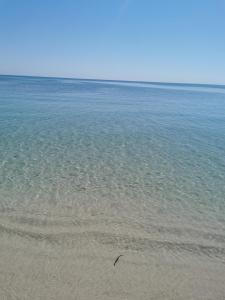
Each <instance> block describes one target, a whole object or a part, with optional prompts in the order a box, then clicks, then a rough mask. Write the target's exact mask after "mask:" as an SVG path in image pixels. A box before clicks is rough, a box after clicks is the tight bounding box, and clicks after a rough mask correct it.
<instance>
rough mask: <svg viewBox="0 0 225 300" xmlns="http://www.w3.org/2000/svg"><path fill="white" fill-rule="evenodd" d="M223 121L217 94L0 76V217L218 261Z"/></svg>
mask: <svg viewBox="0 0 225 300" xmlns="http://www.w3.org/2000/svg"><path fill="white" fill-rule="evenodd" d="M224 112H225V86H212V85H210V86H207V85H187V84H185V85H182V84H179V85H176V84H174V85H173V84H155V83H152V84H151V83H149V84H148V83H137V82H134V83H127V82H124V83H123V82H115V81H114V82H112V81H110V82H107V81H99V80H98V81H94V80H78V79H60V78H39V77H17V76H0V211H1V216H2V218H7V219H10V220H11V221H13V222H14V223H16V224H20V223H23V224H26V225H27V226H28V227H29V226H30V225H35V226H36V225H38V226H41V225H43V224H45V225H46V226H47V227H48V226H50V225H51V224H52V222H53V223H54V222H55V223H57V222H59V223H60V221H59V218H64V219H63V220H64V221H63V222H64V223H63V224H65V223H66V224H67V223H68V224H70V221H71V220H73V222H76V220H81V222H82V220H84V219H85V220H89V221H90V220H92V222H96V223H101V222H102V223H104V222H105V223H107V224H108V223H110V222H113V223H114V224H126V226H130V228H132V226H134V227H135V226H136V227H138V228H142V229H143V230H144V231H145V232H147V233H149V232H151V233H157V236H160V237H161V239H162V241H163V242H164V240H165V239H166V240H167V241H166V242H165V245H164V246H165V249H172V250H173V248H174V249H177V246H176V244H168V242H169V243H170V242H173V241H174V240H176V242H184V241H186V240H188V241H189V242H190V241H191V242H196V241H198V244H199V245H200V246H201V245H205V244H204V243H207V245H206V246H210V247H211V246H212V247H215V253H217V250H218V248H216V247H218V246H220V247H223V246H224V247H225V245H224V243H225V235H224V229H225V196H224V195H225V185H224V179H225V114H224ZM43 218H44V219H43ZM60 220H61V219H60ZM11 221H10V222H11ZM14 223H13V224H14ZM55 223H54V224H55ZM132 230H133V229H132ZM103 240H104V239H102V240H101V241H103ZM106 240H107V237H106ZM110 240H111V242H112V243H113V241H114V240H115V239H113V237H111V238H110ZM116 243H118V240H117V241H116ZM160 243H161V240H160ZM128 244H129V241H128ZM135 244H136V245H137V246H133V247H136V248H138V247H139V246H138V245H142V246H143V248H145V249H147V248H148V247H150V248H151V247H152V244H151V243H150V244H151V245H150V244H149V242H148V241H143V240H142V241H138V239H137V241H136V243H135ZM132 245H133V244H132ZM154 245H155V244H154ZM168 245H169V246H168ZM142 246H140V247H142ZM158 246H159V247H163V244H158ZM158 246H156V247H158ZM200 246H199V247H197V248H196V246H193V247H194V248H193V247H192V246H191V247H192V248H191V249H192V252H195V251H196V252H197V251H198V252H199V253H201V251H202V252H204V251H203V250H204V249H202V248H201V247H200ZM126 247H128V248H129V245H128V246H127V245H126ZM140 247H139V248H140ZM154 247H155V246H154ZM185 247H186V246H183V248H185ZM188 247H189V246H187V247H186V248H188ZM181 248H182V246H181ZM193 249H195V250H193ZM208 250H209V252H210V251H211V250H212V249H211V250H210V249H208ZM208 250H205V251H206V252H207V251H208ZM212 251H213V250H212ZM218 251H220V256H221V257H223V256H224V253H225V250H224V248H222V249H220V250H218Z"/></svg>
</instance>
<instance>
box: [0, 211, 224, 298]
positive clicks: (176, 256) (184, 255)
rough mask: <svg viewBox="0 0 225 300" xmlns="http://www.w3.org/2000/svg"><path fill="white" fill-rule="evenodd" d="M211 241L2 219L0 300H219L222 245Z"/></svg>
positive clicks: (122, 227) (114, 225)
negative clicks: (118, 257) (115, 262)
mask: <svg viewBox="0 0 225 300" xmlns="http://www.w3.org/2000/svg"><path fill="white" fill-rule="evenodd" d="M212 237H213V235H210V236H209V234H208V235H207V234H206V233H204V234H201V240H200V235H199V232H198V230H197V229H195V228H191V227H188V228H186V229H184V230H183V231H182V232H181V231H179V230H178V229H175V228H173V227H171V228H169V227H168V230H166V229H165V228H164V227H163V226H161V227H160V226H158V225H157V226H152V228H151V229H150V230H146V229H145V228H143V227H142V226H140V225H138V224H134V223H133V224H131V223H129V222H119V221H118V220H117V222H115V221H113V220H104V219H103V218H102V219H101V218H96V217H89V219H85V218H83V219H82V218H72V219H71V217H70V218H67V217H60V218H52V217H49V216H46V217H43V216H35V217H34V216H32V215H30V216H28V215H26V216H25V215H20V214H18V213H10V214H9V213H7V214H5V213H2V214H1V221H0V299H21V300H22V299H33V300H37V299H60V300H61V299H64V300H67V299H68V300H69V299H85V300H86V299H98V300H99V299H104V300H105V299H123V300H124V299H148V300H149V299H224V298H225V284H224V278H225V264H224V262H225V260H224V258H225V248H224V247H223V245H224V240H223V238H222V235H219V234H217V235H214V239H213V238H212ZM215 239H217V244H216V245H215ZM120 254H122V255H123V256H122V257H120V259H119V261H118V262H117V264H116V266H115V267H114V265H113V263H114V261H115V259H116V257H117V256H118V255H120Z"/></svg>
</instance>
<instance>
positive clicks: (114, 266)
mask: <svg viewBox="0 0 225 300" xmlns="http://www.w3.org/2000/svg"><path fill="white" fill-rule="evenodd" d="M121 256H123V255H122V254H121V255H119V256H118V257H117V258H116V260H115V261H114V267H115V265H116V263H117V262H118V260H119V258H120V257H121Z"/></svg>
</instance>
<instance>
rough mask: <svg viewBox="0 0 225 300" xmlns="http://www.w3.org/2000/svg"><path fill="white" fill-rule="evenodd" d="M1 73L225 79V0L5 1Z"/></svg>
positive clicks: (0, 20)
mask: <svg viewBox="0 0 225 300" xmlns="http://www.w3.org/2000/svg"><path fill="white" fill-rule="evenodd" d="M0 74H27V75H43V76H62V77H83V78H104V79H124V80H146V81H169V82H199V83H221V84H225V0H0Z"/></svg>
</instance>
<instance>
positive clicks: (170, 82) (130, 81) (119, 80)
mask: <svg viewBox="0 0 225 300" xmlns="http://www.w3.org/2000/svg"><path fill="white" fill-rule="evenodd" d="M0 76H9V77H38V78H55V79H74V80H88V81H109V82H110V81H111V82H126V83H145V84H146V83H147V84H148V83H149V84H171V85H182V84H184V85H211V86H221V87H225V83H193V82H174V81H146V80H125V79H102V78H84V77H64V76H51V75H27V74H26V75H24V74H1V73H0Z"/></svg>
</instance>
